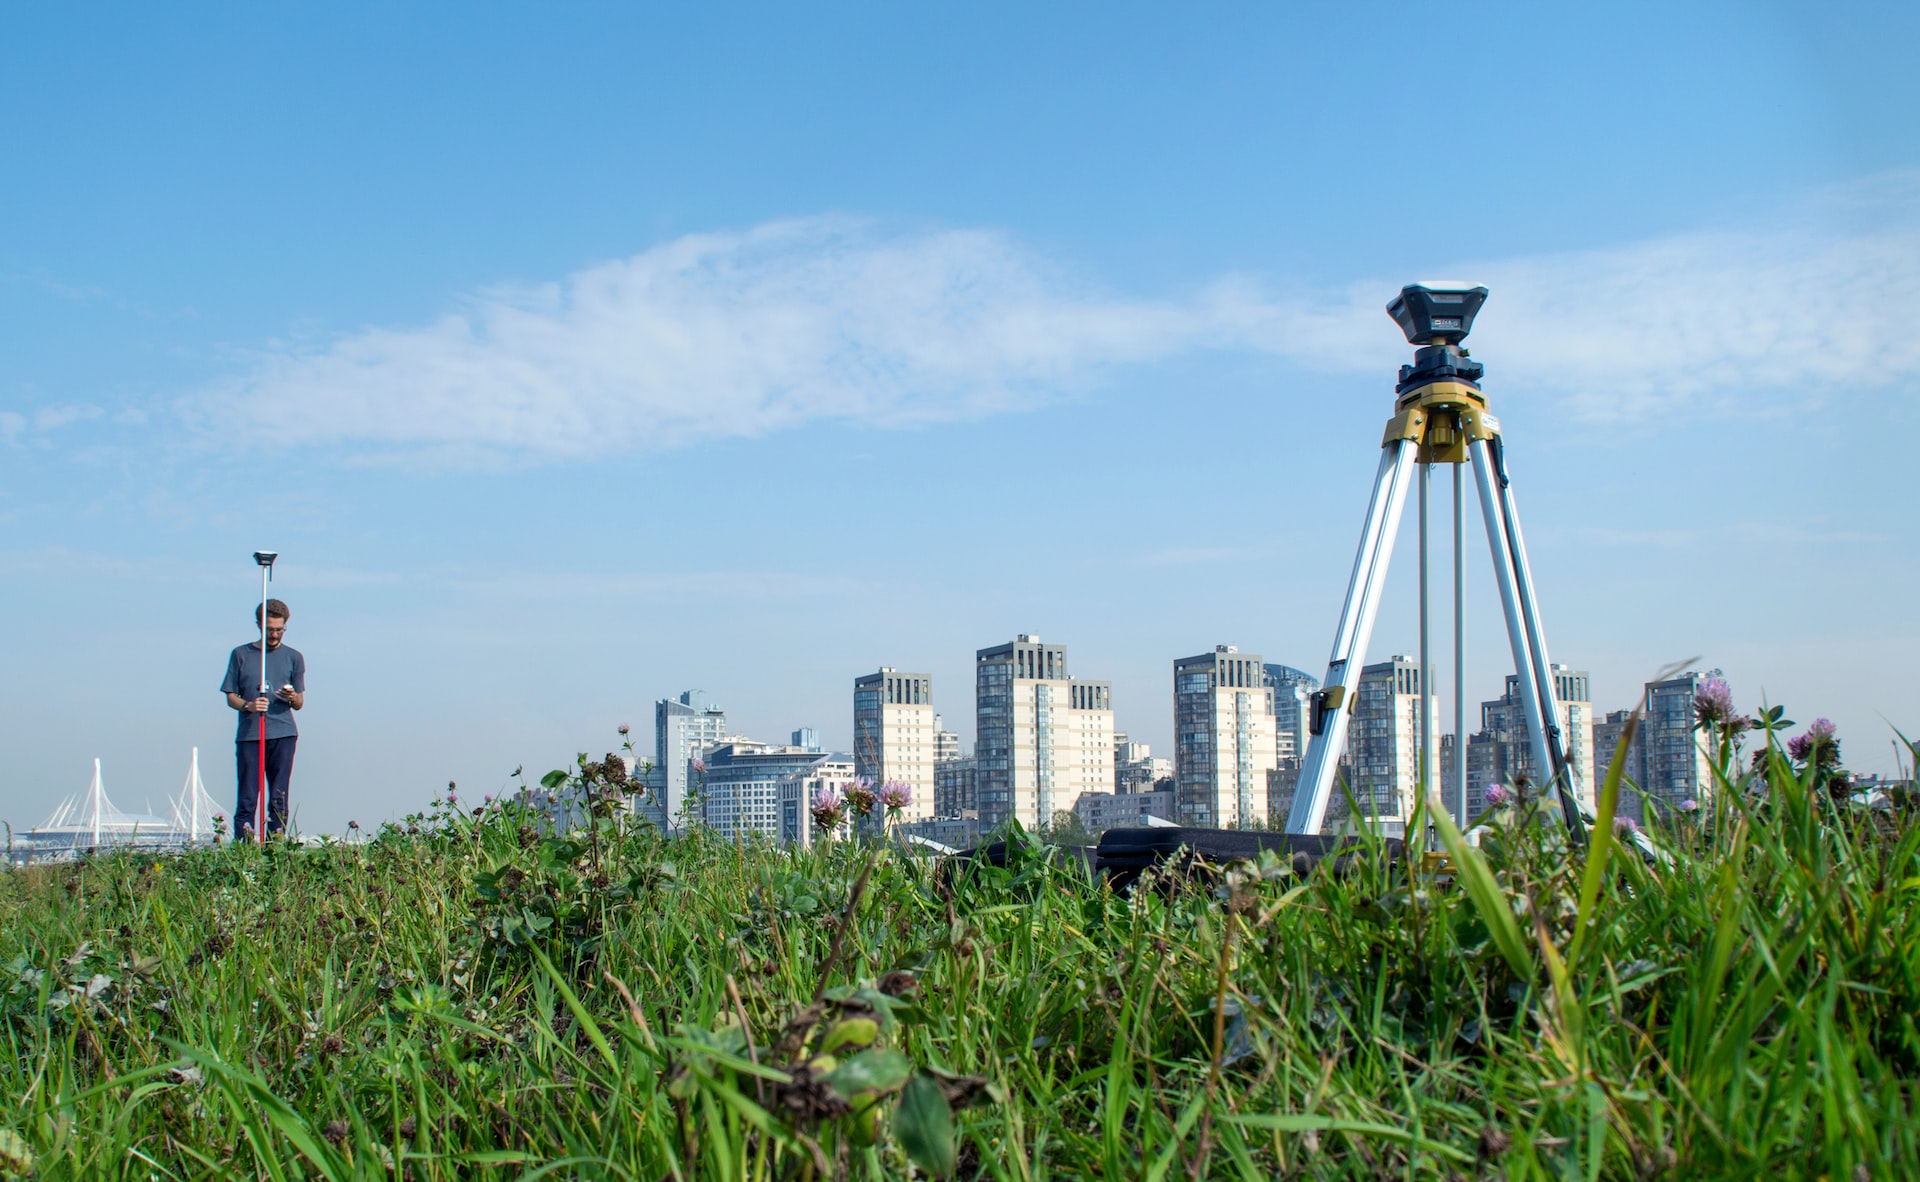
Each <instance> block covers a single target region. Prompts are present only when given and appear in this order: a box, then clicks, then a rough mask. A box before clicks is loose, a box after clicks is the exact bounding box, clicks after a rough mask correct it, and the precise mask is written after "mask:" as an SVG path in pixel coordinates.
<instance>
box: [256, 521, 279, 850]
mask: <svg viewBox="0 0 1920 1182" xmlns="http://www.w3.org/2000/svg"><path fill="white" fill-rule="evenodd" d="M278 557H280V555H279V554H277V553H275V552H274V551H272V550H255V551H254V552H253V560H254V561H255V562H257V563H259V564H260V696H261V697H262V698H264V699H266V701H267V703H268V706H269V708H271V706H272V703H273V699H272V698H269V697H267V584H268V583H269V582H270V581H272V579H273V560H274V559H276V558H278ZM253 840H254V841H255V842H257V843H258V844H260V845H265V844H266V843H267V712H266V711H265V710H262V711H261V712H260V799H259V800H257V801H255V802H254V806H253Z"/></svg>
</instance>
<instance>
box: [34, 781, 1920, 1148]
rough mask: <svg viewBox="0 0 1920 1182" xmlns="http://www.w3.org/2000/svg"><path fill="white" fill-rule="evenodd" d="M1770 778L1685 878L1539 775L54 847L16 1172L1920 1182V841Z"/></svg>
mask: <svg viewBox="0 0 1920 1182" xmlns="http://www.w3.org/2000/svg"><path fill="white" fill-rule="evenodd" d="M1732 762H1733V761H1732V759H1731V757H1729V759H1728V764H1729V765H1731V763H1732ZM1765 771H1766V773H1767V774H1768V775H1770V776H1771V778H1772V781H1773V783H1774V784H1775V785H1776V787H1775V789H1774V790H1773V791H1772V792H1771V794H1770V798H1769V799H1768V800H1767V801H1766V803H1764V804H1758V803H1755V802H1754V801H1753V800H1751V799H1750V798H1749V795H1748V793H1747V789H1748V788H1749V787H1750V784H1749V783H1748V782H1747V781H1746V780H1744V779H1742V780H1737V781H1736V782H1735V783H1733V784H1731V785H1730V786H1728V790H1725V791H1722V792H1721V793H1719V794H1718V796H1717V798H1716V803H1715V805H1714V808H1713V810H1711V815H1708V816H1702V817H1700V818H1699V819H1698V820H1697V821H1694V822H1689V824H1688V825H1687V826H1686V827H1683V828H1679V829H1670V830H1663V831H1660V832H1657V833H1655V834H1654V835H1653V836H1654V837H1655V840H1656V842H1657V844H1658V845H1659V846H1660V847H1661V849H1662V851H1663V852H1664V855H1665V857H1666V859H1667V864H1665V865H1661V866H1650V865H1649V864H1648V863H1647V862H1646V861H1644V860H1643V859H1642V858H1640V857H1638V856H1635V855H1633V854H1632V853H1631V851H1629V850H1625V849H1623V848H1622V847H1619V846H1617V845H1615V844H1614V843H1612V842H1610V841H1607V840H1599V839H1601V838H1605V837H1606V836H1607V835H1608V831H1607V830H1605V829H1604V828H1603V829H1602V830H1599V831H1597V832H1596V839H1597V840H1596V841H1595V842H1594V844H1593V847H1592V849H1591V850H1588V851H1575V850H1570V849H1568V848H1567V846H1566V845H1565V843H1564V842H1563V841H1562V840H1561V838H1560V835H1559V830H1558V827H1557V826H1556V825H1553V824H1551V823H1541V821H1540V818H1539V817H1538V816H1537V815H1536V813H1535V810H1534V809H1533V808H1532V807H1530V806H1523V807H1521V808H1519V809H1517V810H1506V811H1504V812H1503V813H1502V814H1500V815H1499V816H1498V817H1496V818H1495V821H1494V824H1495V831H1494V833H1493V834H1491V835H1490V836H1489V838H1488V839H1487V840H1486V841H1484V842H1483V843H1482V845H1481V847H1480V848H1479V849H1478V850H1472V851H1469V850H1467V849H1466V847H1464V846H1460V845H1458V844H1457V843H1456V842H1455V838H1456V834H1455V833H1454V832H1452V831H1451V827H1450V826H1449V827H1447V828H1448V832H1447V833H1446V835H1445V836H1446V837H1447V839H1448V842H1449V847H1450V848H1452V849H1453V850H1454V855H1455V859H1456V861H1455V867H1454V868H1455V869H1456V870H1457V872H1458V878H1457V880H1456V879H1455V878H1454V877H1453V876H1451V875H1448V876H1436V875H1434V874H1433V873H1432V872H1431V868H1430V867H1423V866H1422V865H1418V864H1417V865H1415V866H1413V867H1411V868H1409V867H1408V866H1407V865H1405V864H1404V863H1402V864H1395V863H1392V862H1390V861H1389V860H1388V859H1386V858H1385V857H1384V856H1382V855H1380V854H1379V853H1378V852H1377V851H1374V852H1369V853H1367V854H1365V855H1363V856H1362V857H1361V858H1359V859H1358V861H1357V863H1356V865H1355V866H1354V868H1353V869H1352V871H1351V872H1350V873H1347V874H1345V875H1343V876H1338V877H1336V876H1335V875H1333V874H1332V873H1331V872H1330V870H1329V868H1327V867H1322V868H1321V869H1318V870H1316V871H1315V872H1314V873H1312V874H1311V875H1308V876H1306V877H1304V878H1302V877H1298V876H1296V875H1295V874H1294V873H1293V872H1292V871H1291V869H1290V868H1288V867H1287V866H1286V865H1284V864H1282V863H1279V862H1277V861H1276V862H1272V863H1269V864H1266V865H1263V866H1251V867H1249V866H1242V867H1239V868H1237V869H1235V870H1234V871H1232V872H1231V873H1229V874H1227V875H1226V876H1224V877H1221V878H1218V879H1216V880H1215V881H1214V882H1213V883H1212V884H1211V885H1206V886H1201V887H1198V888H1193V887H1187V888H1175V889H1160V888H1159V887H1157V886H1156V885H1155V884H1151V883H1149V884H1148V885H1147V886H1146V887H1144V888H1143V889H1140V890H1138V891H1136V892H1135V893H1134V894H1133V895H1132V896H1131V897H1130V898H1120V897H1115V896H1114V895H1112V894H1111V893H1108V892H1106V891H1104V890H1102V889H1098V888H1093V887H1089V886H1088V885H1087V884H1086V883H1085V882H1084V881H1083V880H1081V879H1079V877H1078V871H1077V870H1076V869H1074V868H1072V867H1069V866H1066V865H1059V864H1054V863H1050V862H1049V861H1048V860H1047V859H1046V858H1045V857H1044V856H1043V855H1042V854H1041V853H1040V852H1038V851H1037V850H1035V849H1033V848H1029V847H1021V848H1020V849H1017V850H1016V855H1015V858H1014V860H1013V862H1012V864H1011V865H1010V866H1009V867H1007V868H1006V869H1004V870H1000V869H983V870H977V871H973V872H969V873H965V874H962V875H960V876H958V877H957V878H956V879H955V880H954V881H953V882H952V883H951V884H950V889H948V888H947V887H945V886H943V884H942V882H941V881H940V880H939V878H938V876H937V875H936V873H935V870H934V867H933V865H932V864H931V863H929V862H927V861H924V860H917V859H913V858H908V857H905V856H903V855H901V854H899V853H897V852H893V851H889V850H885V849H883V848H880V847H875V846H869V845H861V844H848V843H840V844H834V845H830V846H828V847H827V848H824V849H820V850H815V851H810V852H805V853H788V852H784V851H780V850H777V849H775V848H772V847H769V846H765V845H761V844H757V843H755V844H747V845H745V846H736V845H733V844H729V843H725V842H720V841H716V840H714V839H712V838H711V837H702V836H694V837H689V838H685V839H681V840H675V841H670V842H669V841H662V840H660V839H659V838H658V837H657V836H655V835H654V834H652V833H651V832H649V831H645V830H639V831H623V830H621V829H620V828H619V827H618V826H616V825H613V824H612V823H608V824H607V825H605V826H603V827H602V829H601V830H600V831H599V832H597V833H595V834H593V835H591V837H589V836H587V835H577V840H573V841H565V840H559V839H550V838H540V837H538V836H537V835H535V834H534V833H533V832H532V830H531V829H528V828H525V827H524V826H523V822H524V821H525V818H524V817H520V816H517V815H515V814H514V813H513V812H512V811H511V810H505V811H496V812H495V813H493V814H492V815H490V816H488V817H486V818H484V819H476V818H474V817H472V816H466V817H458V818H450V817H448V816H445V815H442V816H440V817H439V818H438V820H437V821H430V822H429V823H423V824H422V825H420V826H419V827H418V828H419V829H420V831H419V832H417V833H408V832H406V830H405V829H404V828H393V827H390V828H389V829H388V830H386V831H384V832H383V834H382V835H381V836H380V837H379V839H378V840H375V841H372V842H369V843H367V844H364V845H360V846H354V847H348V846H340V845H332V846H319V847H306V848H289V847H283V846H269V847H267V848H265V849H264V850H263V849H258V848H254V847H240V848H223V849H215V850H203V851H199V852H195V853H190V854H186V855H183V856H178V857H171V858H165V859H160V860H158V861H156V860H154V859H152V858H138V857H132V856H113V857H106V858H101V859H97V860H94V861H90V862H85V863H81V864H75V865H70V866H59V867H44V868H39V869H35V870H32V871H29V872H23V873H15V874H9V875H6V876H4V877H3V878H0V892H4V893H3V894H0V1030H3V1031H4V1039H5V1048H4V1050H5V1054H4V1058H3V1059H0V1095H4V1096H6V1097H8V1098H9V1099H10V1100H12V1101H14V1102H13V1103H11V1104H8V1105H4V1106H0V1174H4V1173H5V1172H6V1170H7V1168H8V1167H7V1164H6V1163H7V1162H9V1160H12V1161H13V1162H14V1163H15V1166H16V1168H18V1167H20V1166H23V1165H24V1164H25V1158H26V1157H27V1156H28V1155H30V1156H31V1158H32V1159H33V1163H34V1164H33V1165H31V1166H30V1167H27V1169H28V1170H30V1171H32V1172H34V1173H35V1174H36V1176H38V1177H42V1178H139V1179H147V1178H219V1177H232V1176H243V1177H254V1176H257V1177H265V1178H304V1177H329V1178H383V1177H401V1176H405V1177H409V1178H413V1179H438V1178H503V1179H504V1178H533V1177H567V1178H617V1179H633V1180H640V1179H644V1180H647V1182H652V1180H654V1179H659V1178H665V1177H681V1178H694V1177H715V1178H719V1177H725V1178H735V1177H749V1178H785V1177H828V1176H835V1175H844V1176H849V1177H898V1176H904V1175H905V1174H907V1173H908V1171H909V1170H910V1169H912V1168H914V1167H912V1166H911V1165H910V1164H909V1163H910V1161H914V1160H917V1161H919V1162H921V1163H926V1164H929V1165H932V1166H935V1167H940V1168H942V1169H944V1168H945V1167H946V1166H947V1165H948V1164H949V1163H951V1165H952V1168H953V1169H954V1170H955V1171H956V1172H957V1173H958V1174H959V1175H960V1176H963V1177H975V1176H979V1177H990V1178H1008V1179H1037V1178H1099V1179H1123V1178H1125V1179H1131V1178H1153V1179H1173V1178H1185V1177H1222V1178H1247V1179H1254V1178H1261V1179H1264V1178H1271V1177H1363V1178H1372V1177H1394V1178H1450V1177H1479V1176H1509V1177H1516V1178H1531V1177H1551V1178H1568V1179H1596V1178H1633V1177H1660V1176H1680V1177H1699V1176H1716V1177H1717V1176H1729V1177H1766V1178H1797V1177H1811V1176H1821V1175H1824V1176H1826V1177H1831V1178H1836V1179H1852V1178H1855V1177H1867V1176H1873V1177H1889V1176H1900V1175H1901V1174H1907V1175H1909V1176H1910V1175H1911V1174H1912V1172H1913V1171H1914V1170H1915V1166H1914V1163H1916V1162H1920V1117H1917V1115H1916V1112H1915V1104H1916V1090H1917V1089H1920V1083H1917V1082H1916V1081H1917V1079H1920V1032H1916V1029H1915V1022H1916V1015H1917V1014H1920V826H1916V825H1915V824H1914V823H1913V821H1914V818H1913V817H1912V815H1911V814H1910V812H1909V813H1895V814H1892V815H1889V814H1886V813H1878V814H1869V813H1866V812H1865V811H1863V810H1858V809H1853V808H1850V807H1848V806H1847V805H1845V804H1844V802H1840V801H1836V800H1835V799H1833V798H1831V797H1830V796H1829V795H1828V794H1826V793H1825V792H1823V791H1821V790H1819V789H1817V788H1815V787H1814V786H1813V784H1812V780H1813V779H1814V777H1815V775H1816V774H1817V773H1814V772H1807V771H1804V770H1802V771H1801V772H1799V773H1798V774H1797V775H1796V773H1795V771H1794V769H1793V768H1792V766H1791V765H1789V764H1788V763H1787V762H1786V760H1785V759H1784V758H1783V757H1780V756H1778V755H1776V756H1774V758H1773V760H1772V762H1771V765H1770V766H1768V767H1766V768H1765ZM1608 788H1609V791H1607V792H1605V793H1603V801H1602V806H1603V812H1610V811H1611V807H1612V795H1613V793H1614V792H1617V791H1618V790H1619V785H1618V782H1617V775H1616V778H1615V780H1614V781H1612V782H1611V783H1610V784H1609V786H1608ZM1903 807H1906V808H1909V809H1910V807H1911V806H1910V802H1909V803H1907V804H1905V805H1903ZM850 901H851V907H850V906H849V903H850ZM849 913H850V922H849V923H848V925H847V930H846V932H845V934H844V938H843V939H838V938H836V937H837V933H838V929H839V921H840V918H841V916H842V915H843V914H849ZM623 990H624V991H625V993H626V994H628V995H630V1000H629V998H628V997H626V996H623V993H622V991H623ZM810 1019H812V1020H810ZM743 1026H744V1028H745V1029H746V1030H747V1031H749V1032H750V1037H749V1036H748V1035H747V1034H743ZM829 1044H835V1045H831V1046H830V1045H829ZM870 1044H871V1045H870ZM823 1055H825V1056H827V1057H825V1058H823V1057H822V1056H823ZM910 1154H911V1156H910Z"/></svg>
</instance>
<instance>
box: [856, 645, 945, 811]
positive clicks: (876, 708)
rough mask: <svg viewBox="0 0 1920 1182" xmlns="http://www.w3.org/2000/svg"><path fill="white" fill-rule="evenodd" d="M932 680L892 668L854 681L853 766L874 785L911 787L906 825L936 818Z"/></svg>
mask: <svg viewBox="0 0 1920 1182" xmlns="http://www.w3.org/2000/svg"><path fill="white" fill-rule="evenodd" d="M939 732H940V724H939V715H937V714H935V713H934V712H933V678H931V677H929V676H928V675H927V674H925V673H902V672H900V671H899V670H897V669H894V668H892V667H890V666H889V667H885V668H882V669H881V670H880V671H879V672H878V673H869V674H867V675H865V676H864V677H857V678H855V679H854V682H853V766H854V770H855V772H856V773H858V774H859V775H862V776H866V777H868V778H869V779H871V780H872V781H873V782H874V784H875V785H879V784H881V783H883V782H885V781H887V780H899V781H901V782H902V783H904V784H906V785H907V786H908V787H910V788H912V789H913V803H912V804H910V805H908V806H907V807H906V808H905V809H904V810H902V812H901V813H900V819H901V820H903V821H921V820H925V819H926V818H928V817H931V816H933V815H934V800H933V764H934V756H935V752H936V751H937V750H938V747H939Z"/></svg>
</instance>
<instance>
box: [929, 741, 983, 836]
mask: <svg viewBox="0 0 1920 1182" xmlns="http://www.w3.org/2000/svg"><path fill="white" fill-rule="evenodd" d="M933 813H934V816H936V817H967V818H971V819H973V820H976V821H977V820H979V819H980V780H979V774H978V771H977V769H976V767H975V764H974V759H973V757H972V756H970V755H963V756H961V757H960V758H958V759H943V760H941V761H940V762H939V763H936V764H934V765H933Z"/></svg>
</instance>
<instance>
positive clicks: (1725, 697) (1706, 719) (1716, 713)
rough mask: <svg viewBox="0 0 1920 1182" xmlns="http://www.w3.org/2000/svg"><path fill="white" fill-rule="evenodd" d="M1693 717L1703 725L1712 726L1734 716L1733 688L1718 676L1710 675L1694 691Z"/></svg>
mask: <svg viewBox="0 0 1920 1182" xmlns="http://www.w3.org/2000/svg"><path fill="white" fill-rule="evenodd" d="M1693 717H1694V719H1695V720H1696V721H1697V722H1698V723H1699V724H1700V725H1701V726H1711V725H1713V724H1714V723H1716V722H1724V721H1725V720H1727V719H1729V718H1732V717H1733V690H1732V689H1730V688H1729V687H1728V686H1727V683H1726V682H1725V681H1722V680H1721V679H1720V678H1718V677H1709V678H1707V679H1706V680H1705V681H1703V682H1701V683H1700V688H1699V689H1697V690H1695V691H1693Z"/></svg>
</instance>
